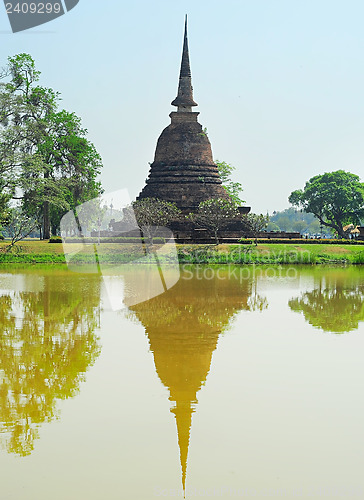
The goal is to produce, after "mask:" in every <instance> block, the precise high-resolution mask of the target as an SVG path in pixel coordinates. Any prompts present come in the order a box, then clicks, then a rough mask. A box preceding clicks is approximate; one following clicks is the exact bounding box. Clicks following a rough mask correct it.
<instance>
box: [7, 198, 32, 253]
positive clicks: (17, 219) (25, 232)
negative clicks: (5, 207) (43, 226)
mask: <svg viewBox="0 0 364 500" xmlns="http://www.w3.org/2000/svg"><path fill="white" fill-rule="evenodd" d="M37 227H39V221H38V220H37V219H35V218H33V217H29V215H28V214H26V213H25V212H24V210H22V209H21V208H19V207H16V208H12V209H11V210H10V212H9V217H8V220H7V224H6V232H7V234H8V236H9V237H10V239H11V241H10V244H9V245H8V247H7V250H6V251H7V252H10V250H11V249H12V248H13V246H14V245H15V243H17V242H18V241H21V240H22V239H24V238H26V237H27V236H29V235H30V233H32V232H33V231H34V230H35V229H36V228H37Z"/></svg>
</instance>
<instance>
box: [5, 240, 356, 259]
mask: <svg viewBox="0 0 364 500" xmlns="http://www.w3.org/2000/svg"><path fill="white" fill-rule="evenodd" d="M7 245H8V242H6V241H5V242H4V241H0V263H2V264H11V263H19V264H21V263H24V264H26V263H29V264H36V263H44V264H45V263H49V264H62V263H65V262H66V259H65V256H64V253H63V246H62V244H60V243H53V244H50V243H48V242H45V241H22V242H20V243H19V244H18V245H16V247H15V248H13V249H12V251H11V252H10V253H7V252H6V247H7ZM98 248H99V247H97V246H96V245H88V246H87V247H86V248H85V247H83V246H82V245H80V244H77V243H73V244H69V245H68V246H67V251H68V252H74V256H73V259H72V260H73V262H75V263H76V262H77V263H80V264H87V263H93V262H94V259H95V249H96V251H97V250H98ZM102 248H103V250H104V251H103V252H101V254H100V255H99V261H100V263H127V262H130V261H133V260H136V259H138V258H141V257H144V255H143V252H142V251H141V247H140V245H135V244H133V243H130V244H123V245H118V244H115V243H104V244H103V245H102ZM157 248H160V247H158V246H157ZM171 250H173V247H171V246H170V245H166V246H165V247H164V248H163V249H162V254H161V255H160V259H161V260H162V261H164V262H168V261H171V260H173V256H172V254H171ZM177 252H178V258H179V261H180V263H190V264H195V263H199V264H305V265H312V264H364V242H363V244H362V245H345V244H344V245H341V244H335V245H334V244H332V245H325V244H315V245H303V244H301V245H300V244H298V243H297V244H296V243H294V244H292V243H287V244H283V243H270V244H258V245H257V246H255V245H251V244H249V245H226V244H224V245H219V246H215V245H177ZM151 260H153V257H152V258H151Z"/></svg>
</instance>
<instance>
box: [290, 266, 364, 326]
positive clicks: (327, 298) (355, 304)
mask: <svg viewBox="0 0 364 500" xmlns="http://www.w3.org/2000/svg"><path fill="white" fill-rule="evenodd" d="M288 304H289V307H290V308H291V309H292V311H295V312H300V313H303V315H304V317H305V320H306V321H307V322H308V323H309V324H310V325H312V326H313V327H315V328H318V329H320V330H323V331H324V332H332V333H346V332H350V331H353V330H357V329H358V327H359V323H360V322H361V321H364V273H363V271H362V269H360V268H354V269H336V270H332V269H331V270H327V271H326V272H325V271H324V272H320V273H316V274H315V273H314V288H313V290H310V291H304V292H302V293H301V295H300V296H299V297H295V298H292V299H291V300H290V301H289V303H288Z"/></svg>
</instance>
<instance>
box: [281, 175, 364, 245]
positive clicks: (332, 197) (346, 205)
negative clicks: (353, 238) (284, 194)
mask: <svg viewBox="0 0 364 500" xmlns="http://www.w3.org/2000/svg"><path fill="white" fill-rule="evenodd" d="M288 200H289V202H290V203H292V205H295V206H298V207H302V208H303V209H304V211H305V212H308V213H312V214H314V215H315V216H316V217H317V218H318V220H319V221H320V224H322V225H323V226H326V227H330V228H332V229H334V230H335V231H337V233H338V235H339V236H340V237H342V238H347V237H348V235H347V233H346V232H345V231H344V229H343V227H344V226H345V225H347V224H350V223H352V224H360V220H361V219H363V218H364V184H363V183H362V182H360V178H359V177H358V176H357V175H355V174H352V173H350V172H345V171H344V170H337V171H336V172H327V173H325V174H322V175H316V176H315V177H312V178H311V179H310V180H309V181H308V182H306V185H305V187H304V189H303V190H302V189H299V190H296V191H293V192H292V193H291V194H290V196H289V198H288Z"/></svg>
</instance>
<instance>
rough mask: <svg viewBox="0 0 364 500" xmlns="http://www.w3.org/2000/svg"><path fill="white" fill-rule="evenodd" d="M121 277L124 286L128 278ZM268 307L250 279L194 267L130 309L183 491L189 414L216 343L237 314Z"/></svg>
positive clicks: (193, 408) (222, 271)
mask: <svg viewBox="0 0 364 500" xmlns="http://www.w3.org/2000/svg"><path fill="white" fill-rule="evenodd" d="M125 279H126V283H127V276H125ZM133 280H135V275H133ZM126 288H128V286H126ZM267 307H268V302H267V299H266V298H265V297H264V296H261V295H259V294H258V293H257V291H256V289H255V288H254V284H253V279H252V277H246V278H244V279H240V276H239V275H238V276H237V277H236V276H235V277H234V275H231V273H230V271H229V270H228V269H226V270H222V269H220V270H219V274H217V273H213V272H211V273H210V275H209V279H202V278H201V277H199V269H198V267H194V268H191V269H185V272H184V273H183V274H182V276H181V279H180V281H179V282H178V283H177V284H176V285H175V286H174V287H173V288H171V289H169V290H168V291H167V292H166V293H164V294H162V295H160V296H158V297H155V298H153V299H151V300H149V301H146V302H143V303H140V304H138V305H135V306H132V307H129V311H130V312H131V314H130V317H131V318H135V319H137V320H139V321H140V322H141V323H142V324H143V326H144V328H145V331H146V334H147V336H148V339H149V343H150V350H151V351H152V352H153V356H154V363H155V368H156V372H157V374H158V377H159V379H160V380H161V382H162V384H163V385H164V386H165V387H166V388H168V390H169V394H170V396H169V400H170V401H171V403H172V408H171V412H172V413H173V414H174V416H175V419H176V425H177V435H178V445H179V450H180V461H181V469H182V488H183V491H184V492H185V487H186V474H187V457H188V448H189V442H190V431H191V423H192V414H193V413H194V412H195V411H196V405H197V392H198V391H199V390H200V389H201V386H203V385H204V384H205V382H206V378H207V375H208V373H209V371H210V366H211V359H212V355H213V352H214V351H215V349H216V347H217V343H218V339H219V337H220V335H221V334H222V333H223V332H224V331H225V330H226V329H228V328H229V326H230V325H231V323H232V321H233V319H234V316H235V315H236V314H237V313H238V312H239V311H242V310H246V311H253V310H255V311H256V310H258V311H259V310H260V311H262V310H264V309H266V308H267Z"/></svg>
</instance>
